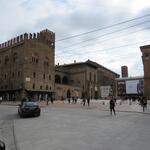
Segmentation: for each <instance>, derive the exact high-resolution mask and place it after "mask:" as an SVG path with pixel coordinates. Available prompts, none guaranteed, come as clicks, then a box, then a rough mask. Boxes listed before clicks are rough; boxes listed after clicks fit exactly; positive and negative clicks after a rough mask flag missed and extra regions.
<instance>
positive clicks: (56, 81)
mask: <svg viewBox="0 0 150 150" xmlns="http://www.w3.org/2000/svg"><path fill="white" fill-rule="evenodd" d="M55 83H61V77H60V76H59V75H55Z"/></svg>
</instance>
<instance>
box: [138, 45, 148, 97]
mask: <svg viewBox="0 0 150 150" xmlns="http://www.w3.org/2000/svg"><path fill="white" fill-rule="evenodd" d="M140 49H141V52H142V61H143V66H144V95H145V96H147V97H149V98H150V45H146V46H141V47H140Z"/></svg>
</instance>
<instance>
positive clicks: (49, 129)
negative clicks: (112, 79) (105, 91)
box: [15, 107, 150, 150]
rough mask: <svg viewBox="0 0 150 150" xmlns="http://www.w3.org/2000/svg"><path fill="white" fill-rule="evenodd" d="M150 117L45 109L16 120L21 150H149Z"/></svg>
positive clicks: (85, 109)
mask: <svg viewBox="0 0 150 150" xmlns="http://www.w3.org/2000/svg"><path fill="white" fill-rule="evenodd" d="M149 125H150V116H149V115H145V114H138V113H127V112H124V113H123V112H119V113H117V115H116V116H110V115H109V112H108V111H100V110H98V109H87V108H83V109H81V108H71V109H70V108H55V107H46V108H43V109H42V114H41V116H40V117H38V118H24V119H16V120H15V133H16V141H17V147H18V149H19V150H27V149H28V150H42V149H43V150H148V149H149V148H150V146H149V139H150V132H149V131H150V126H149Z"/></svg>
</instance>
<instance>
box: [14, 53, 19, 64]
mask: <svg viewBox="0 0 150 150" xmlns="http://www.w3.org/2000/svg"><path fill="white" fill-rule="evenodd" d="M17 59H18V53H14V54H13V61H14V62H16V61H17Z"/></svg>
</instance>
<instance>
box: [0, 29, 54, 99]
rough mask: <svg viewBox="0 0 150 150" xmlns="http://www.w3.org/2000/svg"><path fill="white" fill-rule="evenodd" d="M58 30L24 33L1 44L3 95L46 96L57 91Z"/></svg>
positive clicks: (16, 96)
mask: <svg viewBox="0 0 150 150" xmlns="http://www.w3.org/2000/svg"><path fill="white" fill-rule="evenodd" d="M54 53H55V34H54V33H53V32H51V31H49V30H47V29H46V30H43V31H41V32H40V33H36V34H35V33H33V34H31V33H30V34H27V33H25V34H23V35H20V36H18V37H16V38H14V39H11V40H9V41H7V42H5V43H2V44H0V95H1V96H2V97H3V99H7V100H12V99H14V98H16V99H21V98H23V97H25V96H27V97H30V98H34V99H45V98H47V97H48V95H51V94H52V93H53V92H54V72H55V69H54V55H55V54H54Z"/></svg>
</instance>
